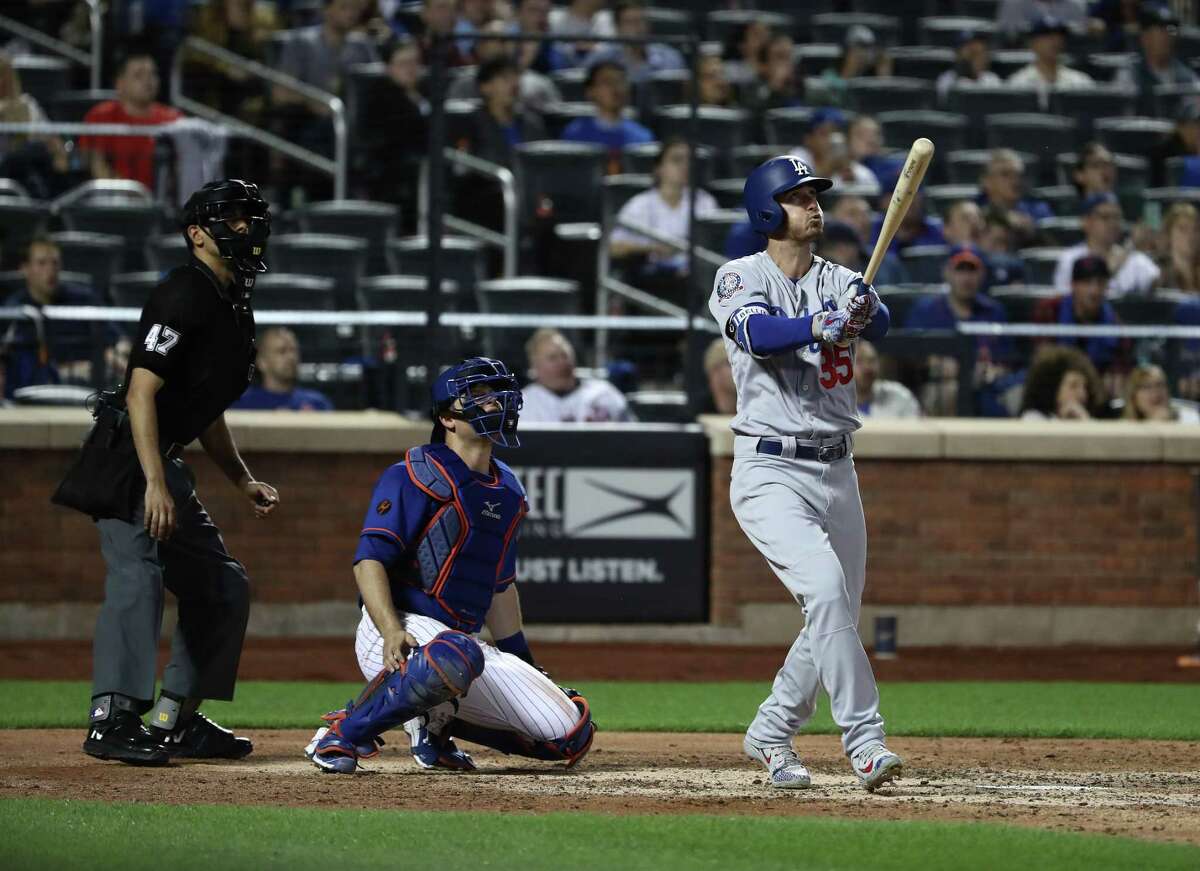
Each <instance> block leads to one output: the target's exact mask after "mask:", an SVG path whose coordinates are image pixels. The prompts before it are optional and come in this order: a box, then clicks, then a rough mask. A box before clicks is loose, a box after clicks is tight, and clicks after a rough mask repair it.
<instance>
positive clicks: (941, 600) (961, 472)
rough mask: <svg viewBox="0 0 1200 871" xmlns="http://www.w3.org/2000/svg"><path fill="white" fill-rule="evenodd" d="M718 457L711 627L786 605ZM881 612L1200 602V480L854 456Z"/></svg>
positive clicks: (1123, 468)
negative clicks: (752, 607) (742, 613)
mask: <svg viewBox="0 0 1200 871" xmlns="http://www.w3.org/2000/svg"><path fill="white" fill-rule="evenodd" d="M730 464H731V461H730V459H729V458H728V457H714V458H713V486H712V492H713V514H712V528H713V531H714V532H713V534H714V539H713V547H712V554H713V571H712V619H713V622H716V623H720V624H735V623H737V622H738V608H739V606H741V605H743V604H748V603H759V602H786V601H788V599H789V596H788V594H787V592H786V591H785V590H784V587H783V585H782V584H781V583H780V582H779V580H778V579H777V578H776V577H775V575H774V573H773V572H771V570H770V569H769V568H768V567H767V565H766V563H765V562H764V561H763V559H762V557H760V556H759V555H758V553H757V552H756V551H755V550H754V547H753V545H751V544H750V542H749V541H748V540H747V539H746V537H745V536H744V535H743V534H742V532H741V530H740V529H739V528H738V526H737V521H736V520H734V518H733V515H732V513H731V511H730V510H729V468H730ZM856 465H857V467H858V475H859V486H860V489H861V491H862V497H863V508H864V510H865V512H866V515H867V535H868V547H867V590H866V594H865V596H864V599H863V601H864V602H865V603H867V604H878V605H1104V606H1134V607H1137V606H1142V607H1144V606H1173V605H1195V604H1196V603H1197V592H1196V579H1197V572H1198V565H1197V540H1196V535H1197V531H1196V526H1197V503H1196V478H1195V476H1194V474H1193V469H1191V468H1190V467H1188V466H1186V465H1173V464H1161V463H1145V464H1142V463H1131V464H1120V463H1103V464H1091V463H1071V464H1061V465H1057V464H1052V463H990V462H985V461H971V462H954V461H945V460H935V461H897V460H857V461H856Z"/></svg>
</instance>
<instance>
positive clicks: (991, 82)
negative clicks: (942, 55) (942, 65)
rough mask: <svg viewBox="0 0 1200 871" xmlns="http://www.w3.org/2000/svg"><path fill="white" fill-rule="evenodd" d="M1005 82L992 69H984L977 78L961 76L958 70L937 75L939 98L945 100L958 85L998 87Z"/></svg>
mask: <svg viewBox="0 0 1200 871" xmlns="http://www.w3.org/2000/svg"><path fill="white" fill-rule="evenodd" d="M1003 84H1004V80H1003V79H1002V78H1000V77H999V76H998V75H996V74H995V73H994V72H992V71H991V70H984V71H983V72H981V73H980V74H979V78H977V79H973V78H971V77H970V76H960V75H959V74H958V70H946V71H945V72H944V73H942V74H941V75H940V76H938V77H937V92H938V99H939V100H943V101H944V100H945V99H946V98H947V97H948V96H950V91H951V89H952V88H954V87H955V86H956V85H957V86H958V87H962V88H998V87H1000V86H1001V85H1003Z"/></svg>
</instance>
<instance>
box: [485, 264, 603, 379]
mask: <svg viewBox="0 0 1200 871" xmlns="http://www.w3.org/2000/svg"><path fill="white" fill-rule="evenodd" d="M476 297H477V298H478V301H479V310H480V311H481V312H484V313H487V314H507V315H547V316H550V317H554V316H559V315H573V314H578V313H579V305H580V301H579V284H578V283H577V282H574V281H566V280H564V279H560V278H541V277H538V276H518V277H517V278H500V279H495V280H493V281H484V282H482V283H481V284H479V285H478V286H477V288H476ZM567 332H568V333H571V332H573V331H567ZM480 333H481V335H482V339H483V345H484V347H485V348H486V349H487V352H488V354H489V356H493V357H499V358H500V359H501V360H523V359H524V354H525V348H524V344H525V340H526V339H527V338H528V336H529V333H530V330H529V329H528V328H523V329H517V328H502V327H484V328H483V329H481V330H480Z"/></svg>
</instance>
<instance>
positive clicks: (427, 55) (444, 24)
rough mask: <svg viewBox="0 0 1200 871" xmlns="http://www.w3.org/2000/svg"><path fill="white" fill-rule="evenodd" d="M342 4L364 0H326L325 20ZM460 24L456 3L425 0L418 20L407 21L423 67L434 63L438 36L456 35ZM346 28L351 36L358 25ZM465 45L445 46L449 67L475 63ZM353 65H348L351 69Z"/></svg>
mask: <svg viewBox="0 0 1200 871" xmlns="http://www.w3.org/2000/svg"><path fill="white" fill-rule="evenodd" d="M339 2H348V3H350V4H351V5H352V6H353V7H355V8H357V7H358V6H359V4H360V0H325V4H326V5H325V20H326V21H327V22H328V21H329V18H330V7H331V6H333V5H335V4H337V3H339ZM458 21H459V19H458V13H457V11H456V9H455V3H454V0H425V2H424V3H423V4H421V7H420V14H419V15H418V16H417V17H416V18H415V19H406V22H407V25H408V29H409V35H411V36H412V38H413V39H415V40H416V42H417V47H418V48H419V49H420V51H421V63H422V65H424V66H429V65H430V64H431V63H432V62H433V55H432V52H433V39H434V36H435V35H436V36H451V35H453V34H454V33H455V32H456V28H457V26H458ZM345 27H346V32H347V33H349V32H350V30H351V29H353V27H354V22H353V21H351V22H350V23H349V24H346V25H345ZM351 35H352V36H354V37H356V38H358V39H363V40H365V39H366V37H365V35H363V34H360V33H354V34H351ZM462 42H463V41H462V40H453V41H447V42H444V43H442V44H443V45H444V46H445V47H446V49H445V50H446V65H447V66H451V67H461V66H469V65H470V64H471V61H472V60H473V58H472V56H471V52H470V51H469V50H464V49H463V47H462ZM371 60H374V58H371ZM349 63H363V61H361V60H354V61H350V62H349ZM349 63H347V64H345V65H344V66H348V65H349ZM344 66H343V68H344ZM318 87H319V86H318ZM326 90H329V89H326Z"/></svg>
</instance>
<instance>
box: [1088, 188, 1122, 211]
mask: <svg viewBox="0 0 1200 871" xmlns="http://www.w3.org/2000/svg"><path fill="white" fill-rule="evenodd" d="M1105 203H1116V204H1117V205H1120V204H1121V201H1120V200H1118V199H1117V195H1116V194H1114V193H1112V192H1111V191H1105V192H1104V193H1100V194H1092V195H1091V196H1088V197H1085V198H1084V200H1083V202H1082V203H1080V204H1079V214H1080V215H1081V216H1083V215H1090V214H1091V213H1092V212H1093V211H1094V210H1095V208H1096V207H1097V206H1102V205H1104V204H1105Z"/></svg>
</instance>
